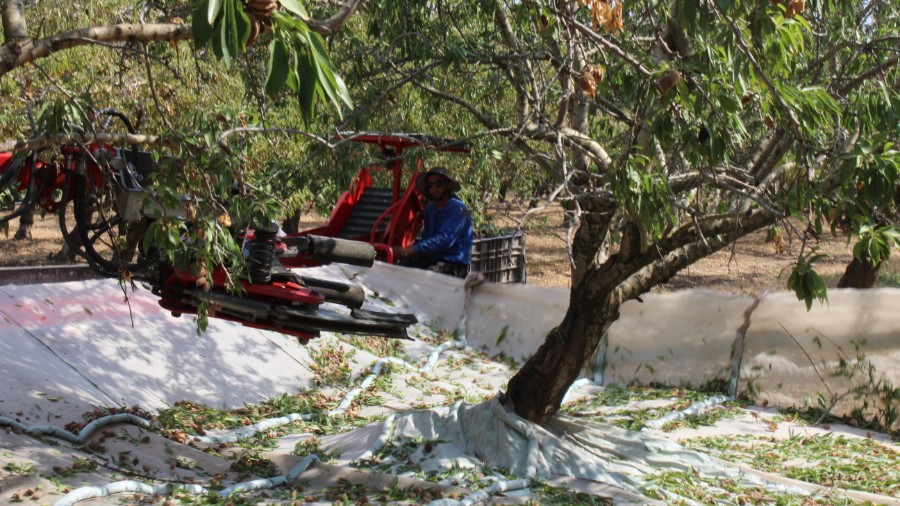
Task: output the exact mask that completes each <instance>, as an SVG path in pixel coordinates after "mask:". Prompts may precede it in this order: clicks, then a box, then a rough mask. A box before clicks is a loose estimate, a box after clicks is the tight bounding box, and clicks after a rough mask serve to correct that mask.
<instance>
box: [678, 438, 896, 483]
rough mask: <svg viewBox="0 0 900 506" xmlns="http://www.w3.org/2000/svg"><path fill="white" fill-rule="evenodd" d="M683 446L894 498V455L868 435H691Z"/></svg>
mask: <svg viewBox="0 0 900 506" xmlns="http://www.w3.org/2000/svg"><path fill="white" fill-rule="evenodd" d="M688 444H689V446H690V447H691V448H694V449H699V450H705V451H709V452H710V453H713V454H714V455H716V456H718V457H720V458H722V459H725V460H730V461H732V462H741V463H745V464H749V465H750V466H752V467H753V468H754V469H758V470H760V471H767V472H773V473H778V474H780V475H783V476H787V477H789V478H793V479H796V480H802V481H805V482H809V483H815V484H818V485H823V486H827V487H840V488H847V489H853V490H862V491H865V492H872V493H875V494H882V495H887V496H891V497H897V496H900V453H898V452H896V451H893V450H890V449H888V448H885V447H884V446H882V445H880V444H878V443H876V442H874V441H872V440H871V439H864V438H853V437H847V436H843V435H835V434H823V435H819V436H807V435H796V436H793V437H790V438H788V439H785V440H777V439H775V438H771V437H756V436H750V435H738V436H720V437H711V438H706V437H704V438H693V439H691V440H690V441H689V443H688Z"/></svg>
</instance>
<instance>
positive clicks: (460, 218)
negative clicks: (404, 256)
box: [413, 196, 472, 265]
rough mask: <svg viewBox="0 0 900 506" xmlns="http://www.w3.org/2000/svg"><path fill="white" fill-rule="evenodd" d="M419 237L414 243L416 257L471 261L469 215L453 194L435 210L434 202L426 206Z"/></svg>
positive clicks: (467, 210)
mask: <svg viewBox="0 0 900 506" xmlns="http://www.w3.org/2000/svg"><path fill="white" fill-rule="evenodd" d="M424 220H425V225H424V227H423V229H422V239H421V240H420V241H419V242H417V243H416V244H415V245H414V246H413V251H415V252H416V255H418V256H426V257H431V258H436V259H438V260H442V261H444V262H453V263H457V264H465V265H469V264H470V263H471V261H472V217H471V216H470V215H469V209H468V208H467V207H466V205H465V204H464V203H463V201H462V200H460V199H459V198H458V197H456V196H452V197H450V200H449V201H447V203H446V204H444V207H443V208H442V209H438V208H437V205H435V204H434V203H433V202H432V203H430V204H428V206H427V207H426V208H425V216H424Z"/></svg>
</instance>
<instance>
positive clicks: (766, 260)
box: [0, 206, 900, 295]
mask: <svg viewBox="0 0 900 506" xmlns="http://www.w3.org/2000/svg"><path fill="white" fill-rule="evenodd" d="M493 212H494V213H495V214H496V217H495V218H494V219H493V223H494V224H495V225H497V226H499V227H504V228H510V227H512V228H514V227H515V223H516V221H517V220H518V219H520V218H521V216H522V212H521V210H519V209H515V208H513V207H511V206H507V207H506V208H505V209H496V210H494V211H493ZM322 220H323V218H321V217H319V216H312V215H311V216H305V217H304V219H303V222H302V223H301V227H303V228H311V227H313V226H315V225H318V224H319V223H321V221H322ZM18 226H19V224H18V221H13V222H11V223H10V227H9V233H8V234H7V235H6V236H3V235H2V234H0V267H8V266H23V265H59V264H61V263H63V262H62V261H60V260H59V259H57V258H55V257H56V255H57V253H59V251H60V250H61V248H62V236H61V235H60V233H59V229H58V224H57V220H56V217H55V216H45V217H40V216H38V217H36V218H35V226H34V228H33V238H32V239H31V240H21V241H17V240H14V239H13V236H14V235H15V232H16V230H17V229H18ZM522 228H523V230H524V231H525V247H526V266H527V282H528V283H529V284H533V285H538V286H556V287H568V286H569V260H568V253H567V248H566V244H567V239H566V236H567V233H568V231H567V227H566V226H565V225H564V223H563V214H562V212H561V210H560V208H559V207H558V206H550V207H547V208H546V209H542V210H540V211H536V212H533V213H531V214H530V215H529V217H528V219H527V220H525V221H524V222H523V226H522ZM573 233H574V231H573ZM785 235H786V236H787V237H788V238H787V240H786V241H785V248H784V251H782V252H776V248H775V244H774V243H773V242H771V241H769V242H767V241H766V233H765V231H761V232H758V233H756V234H752V235H750V236H748V237H745V238H743V239H741V240H739V241H737V243H736V244H734V245H733V247H732V248H730V249H728V250H723V251H720V252H718V253H715V254H714V255H712V256H710V257H708V258H705V259H703V260H701V261H700V262H697V263H696V264H694V265H692V266H690V267H689V268H687V269H685V270H684V271H682V272H681V273H679V274H678V275H677V276H675V277H674V278H672V280H671V281H670V282H669V283H667V284H665V285H663V286H660V287H657V288H656V290H660V291H672V290H679V289H686V288H707V289H711V290H717V291H724V292H730V293H741V294H747V295H757V294H759V293H760V292H762V290H764V289H766V288H771V289H784V288H785V284H786V280H787V276H788V275H789V274H790V266H791V264H792V263H793V262H794V260H795V259H796V256H797V254H798V253H799V251H800V246H801V242H800V240H799V239H798V238H797V237H796V236H794V237H793V238H791V236H790V235H789V234H785ZM814 245H815V246H816V247H818V248H819V251H820V252H822V253H826V254H828V258H826V259H825V260H822V261H820V262H819V263H817V264H816V265H817V272H818V273H819V274H820V275H821V276H822V277H823V279H824V280H825V281H826V283H827V284H828V286H829V287H834V286H836V285H837V282H838V280H839V279H840V277H841V274H842V273H843V272H844V269H845V268H846V266H847V263H848V262H850V260H851V259H852V249H851V246H848V245H847V244H846V242H845V240H844V239H843V238H837V237H833V236H832V235H831V234H830V233H829V232H826V233H824V234H823V235H822V236H821V237H820V239H819V241H818V242H816V243H814ZM882 272H883V273H885V272H886V273H888V274H890V275H891V276H893V277H894V278H896V277H897V275H898V273H900V258H898V255H895V256H894V258H893V259H892V261H891V262H890V264H889V265H887V266H885V267H883V268H882Z"/></svg>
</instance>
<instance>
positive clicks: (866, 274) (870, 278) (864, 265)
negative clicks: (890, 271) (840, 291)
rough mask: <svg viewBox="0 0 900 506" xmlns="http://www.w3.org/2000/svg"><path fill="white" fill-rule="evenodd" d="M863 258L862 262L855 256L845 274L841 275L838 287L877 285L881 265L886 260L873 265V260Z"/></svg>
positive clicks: (869, 286)
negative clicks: (876, 280)
mask: <svg viewBox="0 0 900 506" xmlns="http://www.w3.org/2000/svg"><path fill="white" fill-rule="evenodd" d="M863 260H864V261H862V262H861V261H859V260H858V259H856V258H854V259H853V261H852V262H850V264H849V265H847V269H846V270H845V271H844V275H843V276H841V279H840V281H838V285H837V287H838V288H872V287H873V286H875V279H876V278H877V277H878V270H879V269H881V265H882V264H883V263H884V262H878V264H877V265H872V262H870V261H869V259H868V258H865V259H863Z"/></svg>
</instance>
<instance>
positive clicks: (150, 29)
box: [0, 23, 192, 77]
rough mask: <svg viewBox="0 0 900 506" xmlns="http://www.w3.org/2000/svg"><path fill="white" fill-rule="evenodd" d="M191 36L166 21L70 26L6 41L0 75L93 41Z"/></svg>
mask: <svg viewBox="0 0 900 506" xmlns="http://www.w3.org/2000/svg"><path fill="white" fill-rule="evenodd" d="M191 37H192V34H191V27H190V26H189V25H185V24H170V23H161V24H151V25H139V24H118V25H107V26H94V27H90V28H81V29H78V30H71V31H68V32H63V33H59V34H56V35H54V36H52V37H47V38H45V39H37V40H27V41H25V42H22V43H19V44H6V45H5V46H3V47H2V48H0V77H2V76H4V75H6V74H7V73H8V72H9V71H11V70H13V69H15V68H18V67H21V66H22V65H25V64H26V63H31V62H34V61H36V60H39V59H41V58H46V57H48V56H50V55H51V54H53V53H55V52H57V51H62V50H65V49H70V48H73V47H78V46H85V45H89V44H93V43H94V42H126V41H137V42H151V41H158V40H165V41H180V40H189V39H191Z"/></svg>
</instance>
